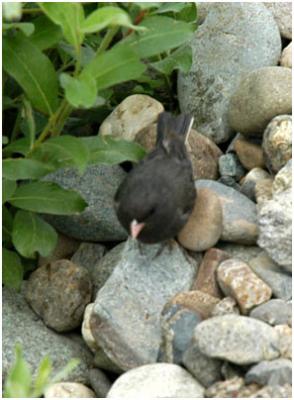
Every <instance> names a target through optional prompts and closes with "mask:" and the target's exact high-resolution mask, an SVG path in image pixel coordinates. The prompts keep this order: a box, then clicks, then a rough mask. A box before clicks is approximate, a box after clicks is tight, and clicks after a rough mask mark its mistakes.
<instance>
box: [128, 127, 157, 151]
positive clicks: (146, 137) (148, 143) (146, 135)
mask: <svg viewBox="0 0 294 400" xmlns="http://www.w3.org/2000/svg"><path fill="white" fill-rule="evenodd" d="M156 137H157V123H154V124H151V125H148V126H146V128H143V129H142V130H140V132H138V133H137V135H136V137H135V139H134V140H135V142H137V143H139V144H140V145H141V146H142V147H144V149H145V150H146V151H147V152H148V153H149V152H150V151H152V150H153V149H154V148H155V145H156Z"/></svg>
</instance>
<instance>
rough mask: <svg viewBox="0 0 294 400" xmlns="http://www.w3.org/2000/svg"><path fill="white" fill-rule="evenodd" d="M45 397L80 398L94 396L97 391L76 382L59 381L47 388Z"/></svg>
mask: <svg viewBox="0 0 294 400" xmlns="http://www.w3.org/2000/svg"><path fill="white" fill-rule="evenodd" d="M44 395H45V396H44V397H45V398H46V399H51V398H61V399H71V398H74V399H79V398H82V399H83V398H93V397H95V393H94V392H93V390H91V389H89V388H88V387H87V386H85V385H82V384H81V383H76V382H58V383H53V385H50V386H49V387H48V388H47V389H45V393H44Z"/></svg>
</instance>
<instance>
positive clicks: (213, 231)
mask: <svg viewBox="0 0 294 400" xmlns="http://www.w3.org/2000/svg"><path fill="white" fill-rule="evenodd" d="M222 221H223V214H222V207H221V203H220V201H219V198H218V196H217V195H216V194H215V193H214V192H213V191H212V190H209V189H207V188H200V189H197V197H196V201H195V205H194V209H193V211H192V213H191V215H190V216H189V219H188V222H187V223H186V225H185V226H184V228H183V229H182V230H181V231H180V233H179V234H178V240H179V242H180V244H181V245H182V246H183V247H185V248H186V249H189V250H194V251H203V250H207V249H209V248H210V247H213V246H214V245H215V244H216V243H217V242H218V240H219V238H220V236H221V233H222Z"/></svg>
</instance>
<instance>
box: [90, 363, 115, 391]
mask: <svg viewBox="0 0 294 400" xmlns="http://www.w3.org/2000/svg"><path fill="white" fill-rule="evenodd" d="M89 381H90V385H91V387H92V389H93V390H94V392H95V394H96V397H98V398H104V397H106V395H107V393H108V392H109V390H110V388H111V382H110V380H109V379H108V378H107V376H106V374H105V373H104V372H103V371H101V370H100V369H98V368H91V369H90V370H89ZM94 397H95V396H94Z"/></svg>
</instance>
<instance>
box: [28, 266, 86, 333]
mask: <svg viewBox="0 0 294 400" xmlns="http://www.w3.org/2000/svg"><path fill="white" fill-rule="evenodd" d="M91 295H92V284H91V280H90V276H89V273H88V271H87V270H86V269H85V268H83V267H79V266H77V265H75V264H73V263H72V262H70V261H68V260H59V261H54V262H52V263H50V264H47V265H44V266H42V267H39V268H38V269H36V270H35V271H34V272H32V274H31V275H30V277H29V280H28V284H27V287H26V293H25V297H26V300H27V302H28V303H29V304H30V306H31V307H32V309H33V310H34V311H35V312H36V313H37V314H38V315H39V316H40V317H41V318H42V319H43V321H44V323H45V324H46V325H47V326H48V327H50V328H53V329H54V330H56V331H57V332H66V331H70V330H72V329H74V328H77V327H79V326H81V323H82V319H83V314H84V310H85V307H86V305H87V304H88V303H89V302H90V301H91Z"/></svg>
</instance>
